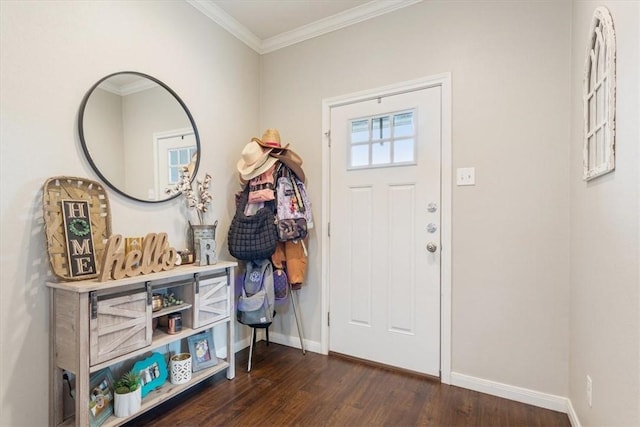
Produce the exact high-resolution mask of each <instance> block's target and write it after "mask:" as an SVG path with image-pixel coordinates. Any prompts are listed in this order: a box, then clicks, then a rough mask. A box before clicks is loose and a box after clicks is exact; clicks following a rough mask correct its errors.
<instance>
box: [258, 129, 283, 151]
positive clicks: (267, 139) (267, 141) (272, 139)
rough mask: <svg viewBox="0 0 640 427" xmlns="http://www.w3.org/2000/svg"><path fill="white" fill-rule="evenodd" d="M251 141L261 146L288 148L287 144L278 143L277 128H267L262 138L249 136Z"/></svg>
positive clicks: (278, 133) (276, 148) (278, 148)
mask: <svg viewBox="0 0 640 427" xmlns="http://www.w3.org/2000/svg"><path fill="white" fill-rule="evenodd" d="M251 141H254V142H257V143H258V144H260V145H261V146H262V147H265V148H273V149H274V150H286V149H287V148H289V144H287V145H285V146H284V147H283V146H282V145H281V143H280V132H278V129H272V128H269V129H267V130H265V131H264V133H263V134H262V139H258V138H251Z"/></svg>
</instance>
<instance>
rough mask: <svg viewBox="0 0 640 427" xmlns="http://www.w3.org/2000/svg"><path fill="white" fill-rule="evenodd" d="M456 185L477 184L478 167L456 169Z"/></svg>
mask: <svg viewBox="0 0 640 427" xmlns="http://www.w3.org/2000/svg"><path fill="white" fill-rule="evenodd" d="M456 185H476V168H458V169H456Z"/></svg>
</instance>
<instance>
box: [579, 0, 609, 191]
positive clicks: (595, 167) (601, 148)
mask: <svg viewBox="0 0 640 427" xmlns="http://www.w3.org/2000/svg"><path fill="white" fill-rule="evenodd" d="M582 94H583V101H584V148H583V158H584V160H583V162H584V176H583V178H584V179H585V180H587V181H588V180H590V179H593V178H595V177H597V176H600V175H604V174H605V173H608V172H611V171H612V170H613V169H614V168H615V156H614V142H615V131H616V126H615V124H616V122H615V117H616V36H615V33H614V31H613V20H612V19H611V14H610V13H609V10H608V9H607V8H605V7H598V8H597V9H596V10H595V12H594V13H593V19H592V20H591V29H590V31H589V38H588V44H587V57H586V61H585V69H584V82H583V91H582Z"/></svg>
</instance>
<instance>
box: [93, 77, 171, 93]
mask: <svg viewBox="0 0 640 427" xmlns="http://www.w3.org/2000/svg"><path fill="white" fill-rule="evenodd" d="M157 86H158V84H157V83H155V82H152V81H151V80H148V79H144V78H140V79H138V80H136V81H134V82H131V83H128V84H126V85H124V86H120V85H116V84H113V83H111V82H109V81H103V82H102V83H100V85H99V86H98V87H99V88H100V89H104V90H106V91H107V92H111V93H113V94H116V95H119V96H126V95H131V94H133V93H137V92H142V91H143V90H147V89H153V88H154V87H157Z"/></svg>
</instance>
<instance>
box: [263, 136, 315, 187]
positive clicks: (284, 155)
mask: <svg viewBox="0 0 640 427" xmlns="http://www.w3.org/2000/svg"><path fill="white" fill-rule="evenodd" d="M251 141H253V142H256V143H258V144H259V145H260V146H262V147H264V148H270V149H271V151H270V153H269V155H270V156H271V157H274V158H276V159H278V160H280V161H281V162H282V163H284V164H285V166H287V167H288V168H289V169H291V172H293V173H294V174H295V175H296V176H297V177H298V179H299V180H300V181H302V182H303V183H304V182H305V176H304V171H303V170H302V158H301V157H300V156H299V155H298V154H297V153H295V152H294V151H293V150H291V149H290V148H289V144H287V145H285V146H284V147H283V146H282V145H281V142H280V132H278V130H277V129H272V128H269V129H267V130H265V131H264V133H263V134H262V139H258V138H251Z"/></svg>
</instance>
